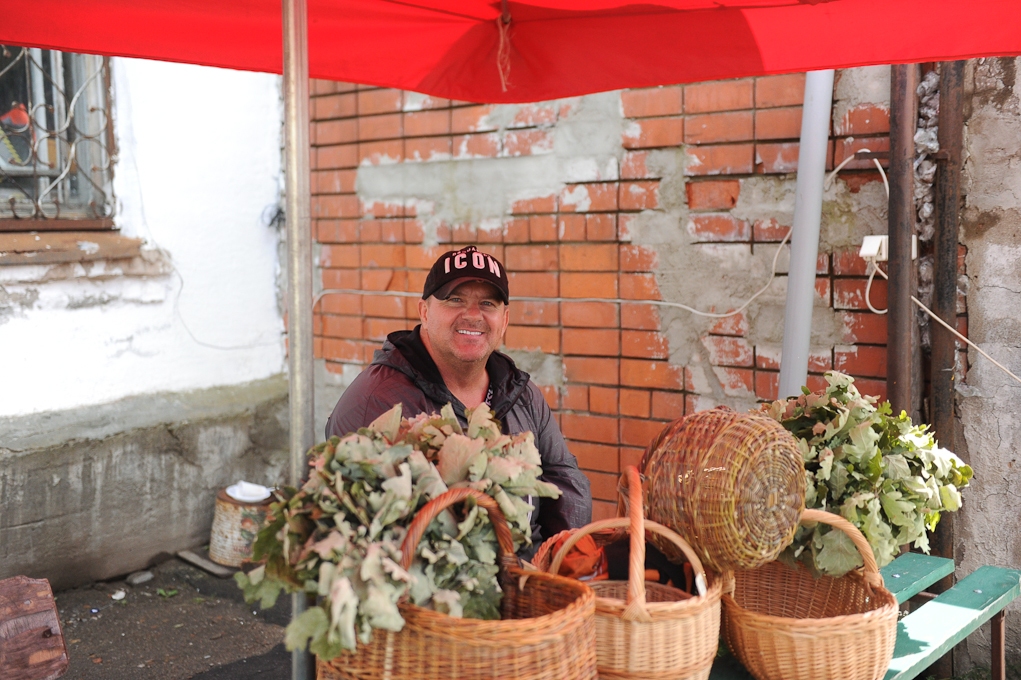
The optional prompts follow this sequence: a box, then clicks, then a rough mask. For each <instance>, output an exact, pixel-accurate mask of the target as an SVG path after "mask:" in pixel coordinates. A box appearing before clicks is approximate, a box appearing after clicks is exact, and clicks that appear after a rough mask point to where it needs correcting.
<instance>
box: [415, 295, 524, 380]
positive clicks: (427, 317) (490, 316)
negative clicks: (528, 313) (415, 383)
mask: <svg viewBox="0 0 1021 680" xmlns="http://www.w3.org/2000/svg"><path fill="white" fill-rule="evenodd" d="M418 314H419V317H420V318H421V320H422V331H423V335H424V336H426V340H425V342H426V347H428V349H429V351H430V353H431V354H432V355H433V358H434V359H437V360H439V361H442V362H444V363H446V364H447V365H449V366H452V367H453V366H457V365H458V364H465V363H476V362H483V363H484V362H485V361H486V360H487V359H489V355H490V354H492V353H493V351H494V350H496V348H497V347H499V346H500V343H502V342H503V334H504V332H505V331H506V330H507V323H508V321H509V320H510V310H509V309H508V308H507V305H505V304H504V303H503V300H501V299H500V296H499V293H497V291H496V289H495V288H493V286H491V285H489V284H488V283H483V282H481V281H468V282H466V283H462V284H461V285H460V286H458V287H457V288H455V289H454V291H453V292H452V293H451V294H450V296H449V297H448V298H447V299H446V300H439V299H437V298H436V297H434V296H430V297H429V298H428V299H426V300H421V301H420V302H419V303H418Z"/></svg>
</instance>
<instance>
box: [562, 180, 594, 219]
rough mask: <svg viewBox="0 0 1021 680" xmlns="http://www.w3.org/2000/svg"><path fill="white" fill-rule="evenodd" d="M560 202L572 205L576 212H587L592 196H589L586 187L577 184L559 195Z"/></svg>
mask: <svg viewBox="0 0 1021 680" xmlns="http://www.w3.org/2000/svg"><path fill="white" fill-rule="evenodd" d="M561 204H562V205H567V206H573V207H574V209H575V210H576V211H578V212H588V209H589V208H590V207H592V198H591V197H590V196H589V193H588V187H587V186H585V185H584V184H579V185H577V186H576V187H574V188H572V189H570V190H569V191H566V192H565V193H564V195H563V196H562V197H561Z"/></svg>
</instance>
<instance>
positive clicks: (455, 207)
mask: <svg viewBox="0 0 1021 680" xmlns="http://www.w3.org/2000/svg"><path fill="white" fill-rule="evenodd" d="M835 100H836V102H837V108H840V107H844V108H843V109H841V111H844V109H850V108H853V107H855V106H859V105H861V104H862V103H873V104H877V105H879V106H887V105H888V102H889V69H888V68H886V67H869V68H861V69H848V70H846V71H843V72H841V74H840V78H839V79H838V81H837V86H836V93H835ZM545 106H552V107H556V108H557V109H558V110H559V111H560V112H561V115H560V117H559V119H558V120H557V122H556V123H555V124H553V125H552V127H551V129H552V134H553V140H554V141H553V144H552V146H551V147H549V148H543V149H535V150H533V155H531V156H523V157H516V158H506V157H502V158H473V159H464V158H461V159H450V160H441V161H433V162H428V163H420V162H404V163H395V164H381V165H371V164H368V163H366V164H363V165H362V166H361V167H360V168H359V170H358V176H357V181H356V189H357V191H358V194H359V198H360V199H361V200H362V201H363V203H365V204H367V205H370V206H371V205H372V204H373V203H376V202H379V203H384V204H402V205H414V206H415V208H416V211H417V215H418V217H419V219H420V220H422V221H423V223H424V225H425V231H426V243H425V244H426V245H433V244H435V243H436V233H437V232H436V229H437V227H438V226H439V225H440V224H448V225H456V224H464V223H472V224H476V225H478V226H480V227H481V228H485V229H499V228H502V225H503V223H504V219H505V218H506V215H508V214H509V212H510V210H509V209H510V206H511V205H512V204H513V202H514V201H517V200H522V199H528V198H534V197H542V196H549V195H551V194H560V195H561V196H562V200H564V201H566V202H568V203H573V204H575V205H576V207H577V209H578V210H582V211H584V210H586V209H587V208H588V193H587V189H586V187H585V185H584V184H580V185H575V186H574V187H571V188H570V189H568V190H567V191H564V189H565V187H567V186H568V185H569V184H572V183H575V182H586V181H599V180H615V179H618V168H619V167H620V163H621V161H622V160H623V157H624V154H625V149H624V148H623V146H622V144H621V139H622V135H623V136H628V133H629V129H630V128H629V127H628V126H629V125H632V124H630V123H628V122H627V121H626V120H625V119H624V118H623V112H622V108H621V103H620V94H619V93H617V92H609V93H603V94H598V95H591V96H586V97H580V98H574V99H570V100H565V101H561V102H550V103H546V104H545ZM521 108H522V107H520V106H516V105H507V106H497V107H493V109H492V112H491V113H490V115H489V117H488V120H486V121H484V123H486V124H487V125H486V126H485V127H487V128H488V127H495V128H497V129H498V131H499V133H503V132H504V131H505V130H506V129H508V127H509V126H511V125H512V124H513V121H514V120H515V118H516V117H517V115H518V114H519V112H520V111H521ZM837 108H835V110H834V115H835V116H836V115H837V113H838V111H837ZM840 115H841V116H842V115H843V113H840ZM631 136H634V135H633V134H632V135H631ZM691 162H692V161H691V159H690V158H688V157H687V156H686V154H685V153H684V150H683V148H677V149H664V150H654V151H651V152H650V153H649V155H648V157H647V160H646V163H647V166H648V167H649V169H650V171H651V172H652V173H653V175H654V176H659V177H662V180H661V182H660V187H659V205H660V209H659V210H649V211H645V212H643V213H641V214H639V215H638V216H637V217H636V219H633V220H631V221H630V223H629V224H630V234H629V235H627V236H625V237H623V238H629V239H630V240H631V241H632V242H633V243H635V244H638V245H643V246H647V247H649V248H651V249H653V250H654V251H656V253H657V258H658V262H659V266H658V269H657V271H656V280H657V283H658V285H659V289H660V292H661V295H662V299H663V300H665V301H670V302H680V303H683V304H686V305H690V306H692V307H695V308H698V309H702V310H706V311H710V310H713V309H715V310H718V311H719V310H726V309H732V308H734V307H736V306H738V305H740V304H741V303H742V302H743V301H744V300H746V299H747V298H749V297H750V296H751V295H752V294H753V293H755V292H756V291H757V290H758V289H759V288H761V287H762V286H763V285H765V283H766V282H767V281H768V280H769V274H770V265H771V263H772V260H773V257H774V254H775V253H776V246H775V245H774V244H763V245H755V246H754V247H753V246H750V245H748V244H728V243H694V242H693V239H692V237H691V236H690V235H689V232H688V229H687V224H688V219H689V216H688V207H687V198H686V192H685V183H686V181H687V178H686V172H685V171H686V166H687V165H688V164H690V163H691ZM741 185H742V186H741V193H740V198H739V200H738V204H737V206H736V207H735V209H734V210H733V213H732V214H733V215H734V217H737V218H739V219H743V220H747V221H748V222H749V223H754V222H756V221H763V220H774V221H775V222H776V223H777V224H780V225H790V224H791V223H792V219H793V212H794V191H795V177H794V176H793V175H786V176H759V177H754V176H753V177H748V178H745V179H742V180H741ZM561 192H563V193H561ZM886 203H887V201H886V196H885V193H884V191H883V187H882V184H881V183H880V182H869V183H866V184H864V185H863V186H861V187H858V188H857V189H856V190H855V191H851V190H850V189H849V188H848V186H847V185H846V184H844V182H842V181H841V180H840V179H839V178H838V179H836V180H835V181H834V182H832V183H831V184H830V186H829V187H828V189H827V190H826V193H825V196H824V203H823V218H822V232H821V239H820V253H829V252H832V251H833V250H835V249H839V248H848V247H853V246H856V245H857V244H859V243H860V242H861V238H862V236H864V235H865V234H872V233H885V231H886ZM785 251H786V249H785ZM777 264H778V267H777V270H778V273H780V274H784V273H785V272H786V268H787V264H788V255H787V253H786V252H784V253H781V256H780V258H779V261H778V263H777ZM706 281H712V282H713V285H712V286H706V285H705V282H706ZM785 301H786V277H784V276H779V277H778V278H777V279H776V280H774V281H773V282H772V284H771V285H770V288H769V290H767V291H766V293H764V294H763V295H762V296H760V297H759V298H758V299H757V300H756V301H755V302H754V303H753V304H752V305H751V306H750V307H749V308H748V310H747V312H746V314H747V317H748V323H749V333H748V340H749V342H751V343H752V344H755V345H760V346H761V351H763V352H765V353H767V354H769V355H770V356H771V357H772V358H775V359H779V354H780V349H779V348H780V345H781V344H782V333H783V314H784V305H785ZM661 318H662V321H663V328H664V331H665V333H666V336H667V338H668V340H669V348H670V360H671V361H672V362H673V363H675V364H677V365H682V366H686V367H688V368H689V369H690V371H691V377H692V381H693V383H694V386H695V389H696V391H697V392H698V393H699V394H701V395H704V397H705V398H704V399H703V400H702V401H701V402H700V403H699V405H700V406H711V405H715V404H716V403H725V404H728V405H730V406H732V407H734V408H738V409H743V408H751V407H752V406H754V404H755V403H756V397H755V395H754V394H753V393H752V392H749V391H747V390H745V389H743V388H739V389H735V388H733V387H730V386H725V384H724V382H722V381H721V379H720V375H719V373H720V369H715V368H713V367H711V366H710V365H709V363H708V359H707V356H706V348H705V347H704V346H703V344H702V338H703V337H704V336H705V335H706V334H707V332H708V330H709V328H710V327H711V325H712V323H713V321H712V320H710V319H707V318H705V317H699V316H696V315H693V314H691V313H689V312H687V311H683V310H679V309H676V308H668V307H661ZM847 334H848V329H847V328H846V327H845V325H844V321H843V315H842V314H841V313H840V312H838V311H834V310H833V309H832V308H830V307H829V305H828V301H827V300H821V299H820V300H818V301H817V305H816V310H815V313H814V317H813V338H812V345H813V352H822V353H825V354H827V355H828V354H829V352H830V351H831V349H832V347H833V346H834V345H839V344H840V343H842V342H844V341H845V338H846V336H847ZM533 354H536V355H537V356H536V357H535V358H533V359H532V360H533V361H541V360H542V357H541V356H540V355H541V353H533ZM522 358H523V357H522ZM554 373H557V372H556V371H553V372H549V371H547V372H545V373H544V376H545V375H553V374H554ZM559 375H562V371H561V372H560V373H559ZM702 402H704V403H702Z"/></svg>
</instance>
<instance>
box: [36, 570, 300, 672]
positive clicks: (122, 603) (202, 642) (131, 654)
mask: <svg viewBox="0 0 1021 680" xmlns="http://www.w3.org/2000/svg"><path fill="white" fill-rule="evenodd" d="M150 571H152V572H153V575H154V578H153V580H151V581H149V582H148V583H144V584H141V585H138V586H134V587H132V586H130V585H128V584H127V583H126V582H125V581H124V580H114V581H107V582H103V583H95V584H92V585H89V586H83V587H81V588H76V589H74V590H65V591H62V592H58V593H56V594H55V595H56V599H57V609H58V611H59V612H60V620H61V626H62V629H63V633H64V639H65V641H66V643H67V650H68V655H69V656H70V659H71V665H70V668H69V669H68V671H67V674H66V675H64V677H65V678H73V679H75V680H78V679H81V680H135V679H136V678H138V679H142V680H148V679H150V678H151V679H153V680H185V679H186V678H195V679H196V680H247V679H248V678H267V679H268V678H274V679H276V678H280V679H284V678H290V674H291V655H290V653H289V652H287V651H286V650H285V649H284V646H283V639H284V626H286V625H287V622H288V621H289V620H290V607H291V600H290V598H289V597H287V596H283V597H281V598H280V600H279V601H278V602H277V604H276V606H275V607H274V608H273V609H270V610H267V611H260V610H259V609H258V604H256V605H254V606H250V605H246V604H245V602H244V599H243V598H242V597H241V591H240V589H238V587H237V585H236V584H235V583H234V580H233V579H231V578H224V579H221V578H217V577H215V576H213V575H211V574H208V573H206V572H204V571H202V570H200V569H197V568H195V567H193V566H191V565H190V564H187V563H185V562H183V561H181V560H179V559H177V558H170V559H167V560H166V561H164V562H161V563H160V564H158V565H156V566H154V567H152V568H151V569H150ZM118 591H123V592H124V597H123V599H120V600H115V599H113V598H112V597H111V596H113V595H114V594H115V593H117V592H118Z"/></svg>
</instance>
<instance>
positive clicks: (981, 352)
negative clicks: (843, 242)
mask: <svg viewBox="0 0 1021 680" xmlns="http://www.w3.org/2000/svg"><path fill="white" fill-rule="evenodd" d="M876 271H877V272H879V275H880V276H882V277H883V278H884V279H887V280H889V278H890V277H888V276H887V275H886V272H884V271H883V270H882V269H879V268H878V267H876ZM911 301H912V302H914V303H915V304H916V305H918V307H919V308H920V309H921V310H922V311H923V312H925V313H926V314H928V315H929V316H931V317H932V318H933V320H935V321H936V322H937V323H938V324H939V325H941V326H943V328H946V329H947V330H948V331H950V332H951V333H953V334H954V336H956V337H957V338H958V339H959V340H961V342H964V343H967V345H968V346H969V347H972V348H974V349H975V351H976V352H978V353H979V354H981V355H982V356H984V357H985V358H986V359H989V361H991V362H993V364H995V365H996V367H997V368H999V369H1000V370H1001V371H1003V372H1004V373H1006V374H1007V375H1009V376H1010V377H1011V378H1013V379H1014V380H1016V381H1017V382H1018V383H1021V378H1019V377H1017V376H1016V375H1014V374H1013V373H1012V372H1011V371H1010V369H1009V368H1007V367H1006V366H1004V365H1003V364H1001V363H1000V362H999V361H997V360H996V359H994V358H992V357H991V356H989V355H988V354H987V353H986V351H985V350H983V349H982V348H981V347H979V346H978V345H976V344H975V343H974V342H972V341H971V340H969V339H968V338H966V337H964V336H963V335H961V334H960V333H958V332H957V329H955V328H953V327H951V325H950V324H948V323H947V322H946V321H944V320H943V319H941V318H939V317H938V316H936V313H935V312H934V311H932V310H931V309H929V308H928V307H926V306H925V305H923V304H922V303H921V301H920V300H919V299H918V298H916V297H915V296H914V295H912V296H911ZM869 307H870V308H871V307H872V305H869Z"/></svg>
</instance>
